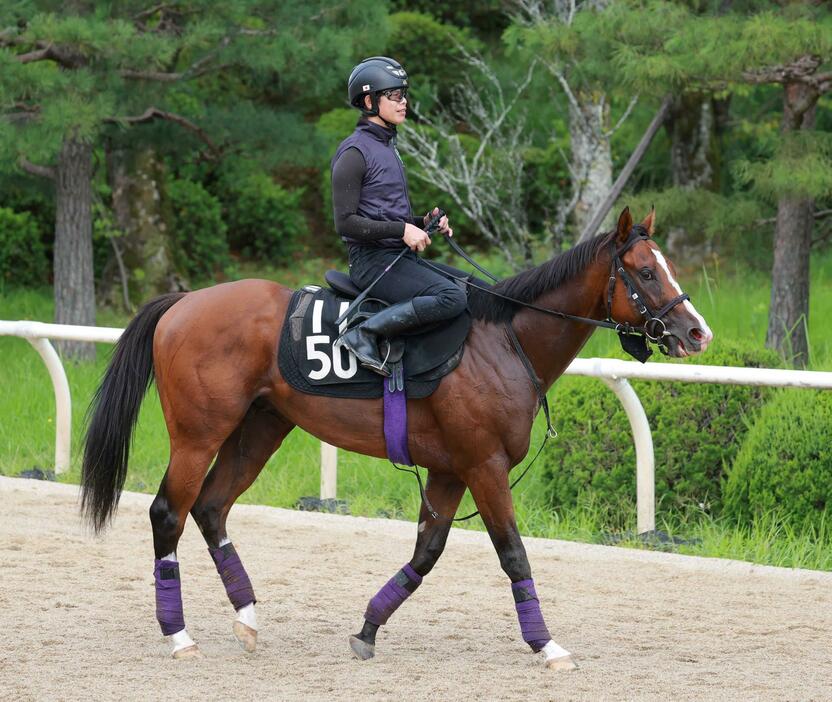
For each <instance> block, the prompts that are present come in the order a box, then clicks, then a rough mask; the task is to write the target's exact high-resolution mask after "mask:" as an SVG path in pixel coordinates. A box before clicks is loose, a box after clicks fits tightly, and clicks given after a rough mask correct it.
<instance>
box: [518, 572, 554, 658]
mask: <svg viewBox="0 0 832 702" xmlns="http://www.w3.org/2000/svg"><path fill="white" fill-rule="evenodd" d="M511 593H512V594H513V595H514V607H515V609H516V610H517V619H518V620H519V621H520V631H521V633H522V634H523V641H525V642H526V643H527V644H529V646H531V647H532V651H534V652H535V653H537V652H538V651H539V650H540V649H541V648H543V647H544V646H545V645H546V644H547V643H549V641H551V639H552V636H551V635H550V634H549V630H548V629H547V628H546V623H545V622H544V621H543V615H542V614H541V612H540V601H539V600H538V599H537V592H535V589H534V580H532V579H531V578H529V579H528V580H521V581H520V582H516V583H512V584H511Z"/></svg>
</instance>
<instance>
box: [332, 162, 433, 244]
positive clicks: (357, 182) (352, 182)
mask: <svg viewBox="0 0 832 702" xmlns="http://www.w3.org/2000/svg"><path fill="white" fill-rule="evenodd" d="M366 171H367V164H366V163H365V162H364V157H363V156H362V155H361V152H360V151H359V150H358V149H356V148H354V147H351V148H349V149H347V150H346V151H344V153H342V154H341V156H339V157H338V160H337V161H336V162H335V164H334V165H333V167H332V209H333V212H334V215H335V231H336V232H337V233H338V234H339V235H340V236H343V237H347V238H348V239H352V240H354V241H359V242H371V241H378V240H380V239H392V238H399V239H400V238H402V237H403V236H404V225H405V222H385V221H380V220H375V219H369V218H368V217H362V216H361V215H359V214H358V203H359V201H360V199H361V184H362V182H363V180H364V174H365V173H366ZM410 224H415V225H416V226H417V227H420V228H422V227H424V226H425V223H424V218H423V217H421V216H420V215H416V214H411V219H410Z"/></svg>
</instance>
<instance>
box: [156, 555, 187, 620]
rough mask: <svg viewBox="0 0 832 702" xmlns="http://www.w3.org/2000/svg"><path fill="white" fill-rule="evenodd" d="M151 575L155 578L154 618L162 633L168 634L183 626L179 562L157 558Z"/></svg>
mask: <svg viewBox="0 0 832 702" xmlns="http://www.w3.org/2000/svg"><path fill="white" fill-rule="evenodd" d="M153 576H154V577H155V579H156V619H157V620H158V621H159V626H161V627H162V633H163V634H164V635H165V636H170V635H171V634H175V633H176V632H177V631H182V629H184V628H185V614H184V613H183V612H182V584H181V582H180V580H179V564H178V563H177V562H176V561H160V560H159V559H158V558H157V559H156V565H155V566H154V568H153Z"/></svg>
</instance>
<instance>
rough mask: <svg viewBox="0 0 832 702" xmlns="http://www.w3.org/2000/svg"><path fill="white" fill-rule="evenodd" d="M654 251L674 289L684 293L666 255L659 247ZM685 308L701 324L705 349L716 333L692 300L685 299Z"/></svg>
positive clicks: (678, 292) (703, 348)
mask: <svg viewBox="0 0 832 702" xmlns="http://www.w3.org/2000/svg"><path fill="white" fill-rule="evenodd" d="M650 250H651V251H652V252H653V255H654V256H655V257H656V261H658V263H659V266H661V268H662V270H663V271H664V272H665V275H666V276H667V279H668V280H669V281H670V284H671V285H672V286H673V289H674V290H676V293H677V294H678V295H681V294H682V288H681V287H680V286H679V283H677V282H676V278H674V277H673V274H672V273H671V272H670V266H668V265H667V261H666V260H665V257H664V255H663V254H662V252H661V251H659V250H658V249H654V248H652V247H651V249H650ZM682 304H683V305H684V307H685V309H686V310H687V311H688V312H689V313H690V315H691V316H692V317H693V318H694V319H695V320H696V323H697V324H698V325H699V328H700V329H701V330H702V332H703V334H704V335H705V338H704V339H703V340H702V350H703V351H704V350H705V349H706V348H707V346H708V344H710V343H711V339H713V338H714V334H713V332H712V331H711V328H710V327H709V326H708V323H707V322H706V321H705V319H704V318H703V317H702V315H701V314H699V312H697V311H696V308H695V307H694V306H693V305H692V304H691V301H690V300H685V301H684V302H683V303H682Z"/></svg>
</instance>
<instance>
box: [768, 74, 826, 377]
mask: <svg viewBox="0 0 832 702" xmlns="http://www.w3.org/2000/svg"><path fill="white" fill-rule="evenodd" d="M817 100H818V96H817V93H816V92H814V90H813V89H812V88H810V87H808V86H806V85H803V84H800V83H789V84H786V86H785V89H784V95H783V133H784V134H788V132H790V131H794V130H798V129H811V128H812V127H814V124H815V107H816V105H817ZM813 214H814V202H813V201H812V200H811V199H805V198H801V197H799V196H796V195H784V196H783V197H781V198H780V200H779V202H778V203H777V222H776V224H775V227H774V265H773V267H772V272H771V305H770V306H769V312H768V333H767V334H766V346H767V347H768V348H771V349H775V350H777V351H779V352H780V353H781V354H783V356H785V357H786V358H787V359H789V360H791V362H792V363H793V364H794V365H795V366H805V365H806V363H807V362H808V360H809V340H808V338H807V336H808V331H809V250H810V247H811V240H812V224H813V221H814V220H813Z"/></svg>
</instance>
